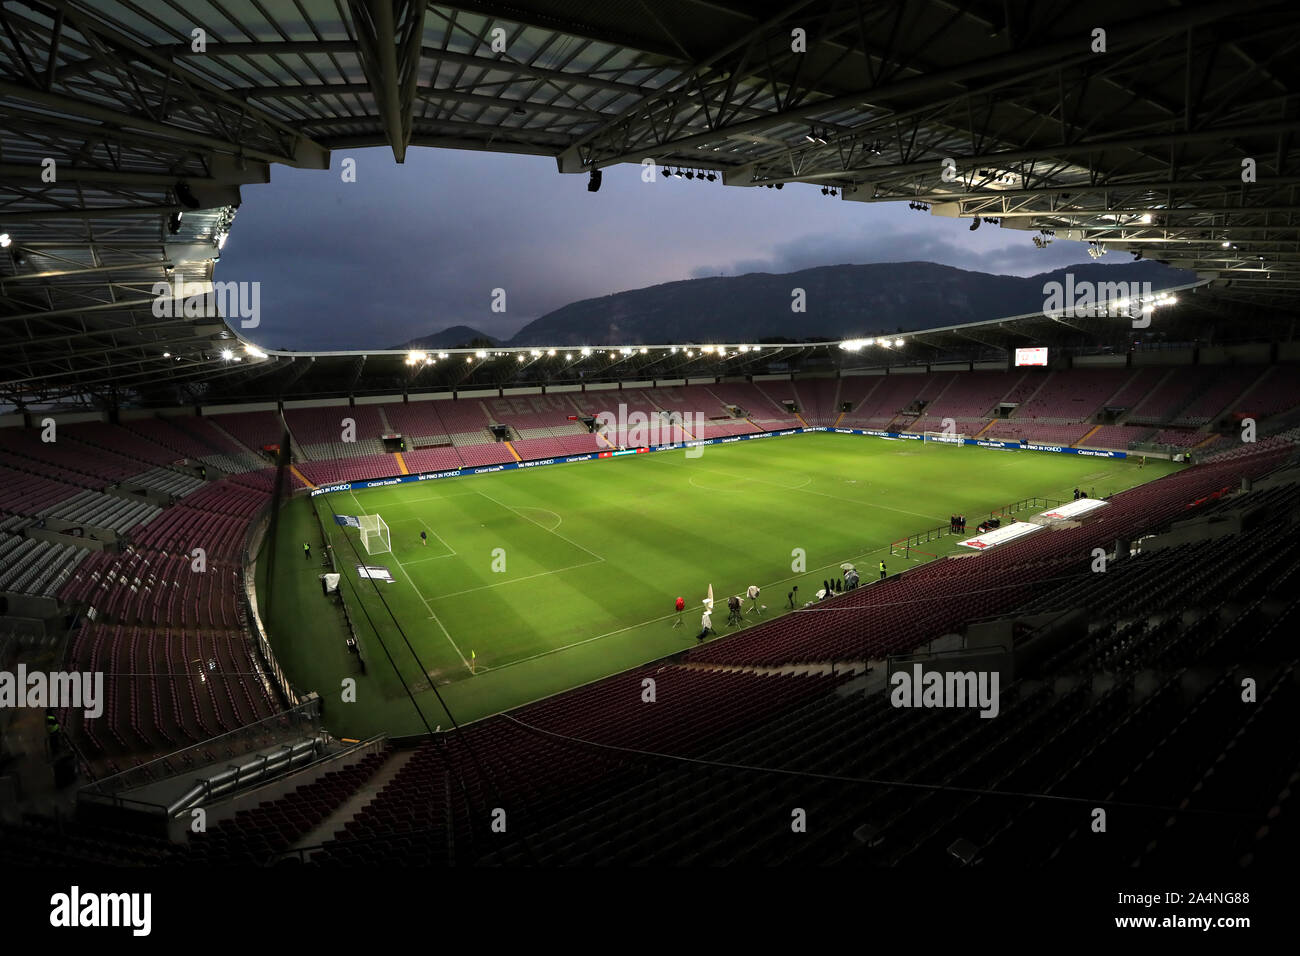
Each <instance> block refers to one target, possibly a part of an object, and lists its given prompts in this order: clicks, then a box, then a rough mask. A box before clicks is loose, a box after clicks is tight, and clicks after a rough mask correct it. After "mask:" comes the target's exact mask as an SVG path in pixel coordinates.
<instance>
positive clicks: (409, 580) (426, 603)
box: [348, 492, 474, 674]
mask: <svg viewBox="0 0 1300 956" xmlns="http://www.w3.org/2000/svg"><path fill="white" fill-rule="evenodd" d="M348 494H352V492H348ZM352 501H353V502H354V503H355V504H356V506H357V507H358V508H360V507H361V502H360V501H357V496H356V495H354V494H352ZM362 513H363V514H364V513H365V512H364V511H363V512H362ZM388 554H389V557H391V558H392V559H393V561H394V562H396V564H397V567H398V569H399V570H401V572H402V573H403V574H405V575H406V580H407V583H409V584H410V585H411V590H412V591H414V592H415V596H416V597H418V598H419V599H420V600H421V601H422V602H424V608H425V610H426V611H428V612H429V620H431V621H433V623H435V624H437V625H438V628H439V629H440V630H441V631H442V636H443V637H445V638H446V639H447V643H448V644H450V645H451V646H452V649H453V650H455V652H456V656H457V657H459V658H460V662H461V663H462V664H464V665H465V670H467V671H469V672H470V673H471V674H473V673H474V668H472V667H470V666H469V661H467V660H466V659H465V655H464V654H462V653H461V652H460V648H459V647H457V646H456V642H455V641H453V640H452V639H451V634H450V633H448V631H447V628H446V627H444V626H443V623H442V621H440V620H438V615H436V614H434V613H433V606H432V605H431V604H430V603H429V599H428V598H426V597H425V596H424V595H423V594H421V593H420V589H419V588H418V587H416V585H415V579H414V578H412V577H411V573H410V572H409V571H407V570H406V568H405V567H404V566H403V565H402V562H401V560H400V559H399V558H398V557H397V555H396V554H393V553H392V552H391V551H390V552H388Z"/></svg>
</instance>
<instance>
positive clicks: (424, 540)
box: [420, 531, 429, 548]
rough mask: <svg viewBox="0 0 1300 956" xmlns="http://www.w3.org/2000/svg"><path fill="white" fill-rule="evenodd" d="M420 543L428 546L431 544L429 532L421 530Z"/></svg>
mask: <svg viewBox="0 0 1300 956" xmlns="http://www.w3.org/2000/svg"><path fill="white" fill-rule="evenodd" d="M420 544H422V545H424V546H425V547H426V548H427V547H428V546H429V532H427V531H421V532H420Z"/></svg>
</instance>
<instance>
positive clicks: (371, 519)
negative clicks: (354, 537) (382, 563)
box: [361, 515, 393, 554]
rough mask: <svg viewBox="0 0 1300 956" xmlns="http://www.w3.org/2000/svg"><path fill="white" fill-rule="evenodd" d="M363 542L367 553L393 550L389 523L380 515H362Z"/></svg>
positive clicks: (382, 552)
mask: <svg viewBox="0 0 1300 956" xmlns="http://www.w3.org/2000/svg"><path fill="white" fill-rule="evenodd" d="M361 543H362V544H363V545H365V548H366V554H386V553H387V552H389V551H392V550H393V547H392V541H391V540H390V539H389V537H388V525H387V524H386V523H385V522H384V519H383V518H381V517H380V516H379V515H361Z"/></svg>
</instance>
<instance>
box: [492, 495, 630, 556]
mask: <svg viewBox="0 0 1300 956" xmlns="http://www.w3.org/2000/svg"><path fill="white" fill-rule="evenodd" d="M477 494H480V495H482V496H483V497H484V498H486V499H487V500H488V501H490V502H492V503H493V504H494V505H497V506H498V507H500V508H505V509H506V510H507V511H509V512H511V513H512V514H515V515H518V516H519V517H520V518H523V519H524V520H525V521H528V522H532V523H533V524H535V525H537V527H539V528H541V529H542V530H543V531H545V532H547V533H548V534H553V535H555V536H556V537H557V538H559V539H560V540H561V541H563V542H564V543H565V544H570V545H573V547H575V548H577V549H578V550H579V551H585V552H587V553H588V554H589V555H591V556H592V557H593V558H595V559H596V560H597V561H604V560H605V559H604V558H602V557H601V556H600V555H598V554H597V553H596V552H595V551H592V550H591V549H590V548H584V547H583V546H582V545H580V544H578V542H576V541H570V540H569V539H568V538H566V537H565V536H564V535H562V534H560V533H559V532H558V531H553V530H551V529H550V528H548V527H546V525H544V524H542V523H541V522H540V521H533V519H532V518H530V517H528V515H526V514H521V513H520V512H519V510H518V509H517V508H512V507H510V506H509V505H508V504H506V503H505V502H504V501H497V500H496V499H495V498H493V497H492V496H491V495H489V494H487V493H486V492H483V491H479V492H477ZM536 510H538V511H545V510H546V509H545V508H538V509H536ZM551 514H555V512H554V511H552V512H551ZM557 517H558V515H557Z"/></svg>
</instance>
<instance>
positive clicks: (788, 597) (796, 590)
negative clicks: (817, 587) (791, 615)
mask: <svg viewBox="0 0 1300 956" xmlns="http://www.w3.org/2000/svg"><path fill="white" fill-rule="evenodd" d="M798 596H799V585H797V584H796V585H795V586H794V587H792V588H791V589H790V593H789V594H787V595H786V600H788V601H789V602H790V609H791V610H794V599H795V598H796V597H798Z"/></svg>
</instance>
